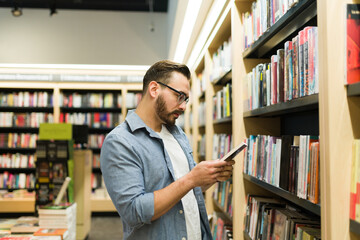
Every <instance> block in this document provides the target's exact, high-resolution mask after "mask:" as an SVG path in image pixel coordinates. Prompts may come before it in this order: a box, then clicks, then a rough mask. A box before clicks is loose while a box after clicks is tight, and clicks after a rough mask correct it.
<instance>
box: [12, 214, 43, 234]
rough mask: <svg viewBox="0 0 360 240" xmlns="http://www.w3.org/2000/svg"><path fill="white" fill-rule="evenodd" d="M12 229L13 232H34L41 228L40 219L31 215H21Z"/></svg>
mask: <svg viewBox="0 0 360 240" xmlns="http://www.w3.org/2000/svg"><path fill="white" fill-rule="evenodd" d="M10 230H11V233H34V232H36V231H37V230H39V219H38V218H37V217H31V216H23V217H20V218H18V219H17V220H16V224H15V225H13V226H12V227H11V228H10Z"/></svg>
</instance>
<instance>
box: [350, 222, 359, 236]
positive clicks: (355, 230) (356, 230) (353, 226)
mask: <svg viewBox="0 0 360 240" xmlns="http://www.w3.org/2000/svg"><path fill="white" fill-rule="evenodd" d="M350 232H352V233H355V234H357V235H360V223H358V222H356V221H354V220H351V219H350Z"/></svg>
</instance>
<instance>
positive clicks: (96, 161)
mask: <svg viewBox="0 0 360 240" xmlns="http://www.w3.org/2000/svg"><path fill="white" fill-rule="evenodd" d="M92 167H93V168H99V167H100V154H97V153H93V160H92Z"/></svg>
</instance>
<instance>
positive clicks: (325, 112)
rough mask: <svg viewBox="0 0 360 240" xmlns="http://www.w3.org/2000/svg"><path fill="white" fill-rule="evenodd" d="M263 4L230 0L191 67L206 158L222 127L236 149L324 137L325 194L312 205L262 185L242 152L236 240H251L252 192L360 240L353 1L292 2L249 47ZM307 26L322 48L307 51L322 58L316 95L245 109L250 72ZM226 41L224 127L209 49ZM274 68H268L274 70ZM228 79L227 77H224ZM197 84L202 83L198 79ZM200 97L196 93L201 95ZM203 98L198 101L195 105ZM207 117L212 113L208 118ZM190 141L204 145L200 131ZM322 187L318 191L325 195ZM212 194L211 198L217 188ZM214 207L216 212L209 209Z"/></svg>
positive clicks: (335, 233) (332, 232)
mask: <svg viewBox="0 0 360 240" xmlns="http://www.w3.org/2000/svg"><path fill="white" fill-rule="evenodd" d="M260 2H262V1H252V0H249V1H236V0H235V1H228V3H229V5H228V6H230V7H228V8H230V10H226V9H228V8H226V9H225V8H224V9H225V10H223V12H222V14H221V16H220V17H219V20H218V23H217V26H216V27H215V28H214V29H215V30H213V32H212V33H210V37H209V39H210V40H207V42H205V43H204V49H205V50H204V51H203V52H201V53H200V55H199V57H198V61H197V62H195V64H194V66H190V67H192V68H193V69H194V73H193V75H194V74H196V76H198V75H199V74H200V73H201V74H202V78H204V79H205V80H206V81H205V83H206V86H205V89H206V90H205V100H204V102H205V103H206V104H205V106H206V107H205V110H204V112H206V113H205V114H204V115H205V118H206V121H205V122H206V125H205V131H204V133H205V136H206V154H205V159H206V160H209V159H212V156H213V155H212V150H213V147H214V146H213V136H214V135H215V134H216V133H217V132H216V131H217V130H216V129H217V128H218V126H217V125H224V124H225V125H227V126H226V127H224V129H226V130H225V131H228V132H229V133H232V139H233V145H234V146H236V145H238V144H240V143H241V142H243V141H244V140H245V139H247V138H249V136H251V135H255V136H257V135H270V136H287V135H291V136H298V135H309V136H316V138H317V139H319V140H317V141H318V142H319V143H318V145H317V147H318V148H319V149H320V150H317V151H318V152H319V156H320V157H319V160H318V164H319V168H320V170H318V171H319V172H318V174H319V176H318V177H317V180H318V183H317V188H319V189H321V192H320V195H319V196H318V197H319V199H318V200H317V201H315V202H314V199H309V197H305V198H304V197H298V196H297V194H296V193H292V192H291V191H288V190H287V189H284V188H282V187H279V186H277V185H276V184H271V183H269V182H267V181H265V180H264V179H259V178H258V177H257V176H256V174H255V176H254V175H252V174H249V173H248V172H246V171H245V172H244V161H246V156H245V155H243V154H240V155H239V156H237V157H236V158H235V160H236V164H235V166H234V174H233V177H232V181H233V193H232V194H233V196H232V197H233V216H232V223H233V237H234V238H233V239H251V237H250V235H249V234H248V233H247V232H246V231H244V227H243V226H245V222H244V221H245V220H244V216H246V200H247V195H248V194H256V195H262V196H271V197H275V198H278V199H281V200H282V201H285V202H286V204H289V205H291V206H292V207H294V208H296V209H299V210H301V211H303V212H305V213H307V214H310V215H311V216H313V218H314V219H316V221H318V222H319V223H320V224H321V238H322V239H360V238H359V235H358V233H359V231H358V229H359V224H358V223H357V222H355V221H353V220H349V207H348V206H349V202H350V199H349V195H350V194H349V193H350V191H349V189H350V171H351V146H352V141H353V140H354V139H359V138H360V127H359V126H360V125H359V124H358V123H359V122H360V110H359V108H360V93H359V88H360V85H359V84H353V85H349V86H346V85H345V84H344V76H345V75H346V74H345V73H346V69H345V66H344V64H343V63H345V62H346V61H345V59H346V51H345V50H344V47H343V46H345V41H346V38H345V37H344V35H343V32H344V21H345V4H346V3H349V2H350V1H346V0H342V1H340V2H339V1H336V2H331V1H330V2H329V1H322V0H319V1H315V0H302V1H287V2H290V3H294V4H293V5H287V7H288V10H287V11H286V12H284V13H283V14H282V16H281V17H279V18H278V20H277V21H276V22H273V23H272V24H271V27H270V26H269V29H266V31H265V29H263V30H262V31H263V33H262V35H258V36H256V37H252V38H253V39H256V40H255V41H253V42H252V43H249V42H246V41H249V39H246V41H245V38H244V34H245V32H244V25H246V20H245V16H246V13H247V12H249V13H250V12H251V11H252V8H254V7H255V6H256V4H260ZM284 2H285V1H284ZM357 3H358V2H357ZM227 11H228V12H227ZM229 15H231V20H230V22H228V23H227V20H226V19H227V17H228V16H229ZM309 26H310V27H311V26H313V27H316V28H317V30H315V31H317V42H318V43H319V44H318V45H317V51H316V53H313V52H311V53H310V54H311V55H310V56H312V55H315V56H317V57H318V59H317V60H315V63H316V62H317V64H318V66H317V67H316V70H317V73H316V74H317V79H316V85H314V87H315V88H314V89H313V90H314V91H313V90H311V92H310V93H311V94H309V93H308V94H303V95H299V96H298V97H297V98H294V97H293V98H292V99H291V100H290V98H289V95H286V93H285V97H286V98H287V99H286V100H285V101H281V102H278V103H276V104H274V103H271V99H270V104H264V102H262V104H263V106H262V105H257V106H256V107H254V106H251V107H250V108H249V106H246V107H245V106H244V104H243V103H244V95H245V96H246V95H247V94H248V92H247V88H246V87H248V86H247V85H245V84H244V82H245V79H247V77H248V73H250V72H252V71H253V68H255V69H256V66H258V65H259V64H264V66H266V67H267V65H265V64H267V63H271V62H272V61H271V56H272V55H277V54H278V52H279V51H278V49H284V48H285V47H286V45H285V44H288V43H286V42H288V41H292V40H293V39H294V38H296V36H299V37H300V32H301V31H302V30H304V29H305V28H306V27H309ZM310 31H313V30H310ZM226 32H227V34H226ZM224 33H225V34H224ZM339 33H341V34H339ZM301 34H304V33H303V32H302V33H301ZM311 34H313V35H311ZM311 34H310V35H311V36H315V34H314V33H311ZM229 36H231V40H232V50H231V55H232V68H231V71H230V72H229V73H228V74H231V79H232V102H233V103H235V104H234V105H233V107H232V114H231V124H228V123H224V124H223V123H220V122H219V123H217V122H216V121H215V120H214V119H213V116H212V115H211V114H212V113H213V108H214V104H213V102H212V97H213V96H214V94H215V92H216V90H214V88H216V86H214V85H213V84H212V82H211V80H210V79H211V72H212V64H213V61H212V57H213V56H212V54H211V53H214V51H215V50H214V49H215V48H216V44H215V45H211V44H212V43H214V42H216V41H217V40H214V41H213V39H218V40H219V39H221V38H222V39H226V38H227V37H229ZM302 36H303V35H302ZM320 43H321V44H320ZM219 45H220V44H218V46H219ZM245 46H246V47H245ZM312 46H314V45H312ZM284 54H286V52H284ZM308 57H309V56H308ZM339 63H340V64H339ZM312 64H314V63H312ZM269 65H270V66H271V64H269ZM311 67H314V66H313V65H312V66H311ZM265 69H266V68H265ZM265 74H266V73H265V72H264V75H265ZM287 74H289V73H287ZM223 77H224V78H226V73H225V75H224V76H223ZM194 79H198V77H196V78H194ZM194 79H193V81H194ZM197 86H198V85H197ZM197 86H194V84H192V88H197ZM288 87H289V86H288ZM291 87H292V86H291ZM192 91H194V89H192ZM198 91H199V90H198V89H197V91H196V92H198ZM196 96H199V95H196ZM300 96H301V97H300ZM200 99H201V98H198V99H197V100H198V102H200ZM262 100H264V99H262ZM257 104H259V103H257ZM191 109H192V110H191V111H192V112H193V113H192V115H193V116H194V115H196V114H199V113H198V109H196V110H195V109H194V107H192V108H191ZM209 112H211V113H210V114H209ZM222 121H225V122H226V121H228V120H225V119H224V120H222ZM229 121H230V119H229ZM229 125H232V126H229ZM191 127H192V129H194V128H196V127H197V128H198V127H199V126H198V125H196V123H194V122H193V123H192V126H191ZM198 129H199V128H198ZM192 138H193V139H200V138H201V133H200V131H199V132H198V133H195V131H192ZM193 147H198V145H195V144H194V142H193ZM194 149H198V148H194ZM197 159H199V158H197ZM319 189H318V191H320V190H319ZM209 191H210V192H211V193H212V192H213V191H214V189H210V190H209ZM205 196H206V202H207V207H208V213H209V214H211V213H213V212H214V211H215V210H218V207H217V206H216V203H215V202H213V199H212V196H211V194H207V193H206V195H205ZM209 202H210V203H209ZM209 205H212V206H211V207H209ZM342 206H343V207H342Z"/></svg>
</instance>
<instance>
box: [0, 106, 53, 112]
mask: <svg viewBox="0 0 360 240" xmlns="http://www.w3.org/2000/svg"><path fill="white" fill-rule="evenodd" d="M0 112H18V113H26V112H45V113H53V112H54V107H0Z"/></svg>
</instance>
